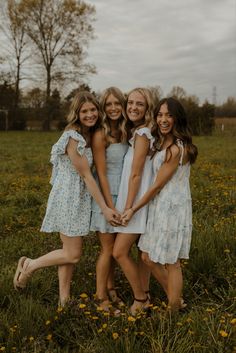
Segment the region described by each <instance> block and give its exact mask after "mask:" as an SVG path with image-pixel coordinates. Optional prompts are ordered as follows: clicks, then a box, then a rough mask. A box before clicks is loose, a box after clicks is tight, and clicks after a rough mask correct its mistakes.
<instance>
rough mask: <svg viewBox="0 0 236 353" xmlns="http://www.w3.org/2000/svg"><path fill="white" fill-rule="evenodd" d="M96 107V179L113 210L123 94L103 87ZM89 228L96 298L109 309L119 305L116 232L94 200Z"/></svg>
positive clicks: (122, 147) (122, 142)
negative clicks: (95, 249)
mask: <svg viewBox="0 0 236 353" xmlns="http://www.w3.org/2000/svg"><path fill="white" fill-rule="evenodd" d="M100 106H101V108H102V112H103V120H102V127H101V129H99V130H98V131H96V132H95V134H94V136H93V139H92V151H93V156H94V163H95V167H96V179H97V181H98V183H99V185H100V189H101V191H102V194H103V196H104V199H105V201H106V203H107V205H108V206H109V207H110V208H111V209H113V210H116V209H115V204H116V199H117V195H118V190H119V185H120V178H121V173H122V168H123V159H124V155H125V153H126V151H127V148H128V145H127V143H126V141H127V133H126V120H127V119H126V114H125V98H124V95H123V93H122V92H121V91H120V90H119V89H118V88H116V87H109V88H107V89H106V90H105V91H104V92H103V94H102V95H101V97H100ZM90 229H91V230H92V231H96V232H97V235H98V237H99V240H100V244H101V252H100V254H99V257H98V260H97V264H96V298H97V301H98V302H99V305H100V307H101V308H102V309H103V310H109V304H110V302H109V300H111V301H112V302H113V303H116V304H121V303H122V301H121V299H120V298H119V297H118V295H117V293H116V290H115V284H114V261H113V257H112V251H113V245H114V242H115V237H116V230H115V229H114V227H112V226H111V224H110V223H108V222H107V220H106V219H105V217H104V216H103V214H102V212H101V209H100V207H99V205H98V204H97V202H96V201H95V200H93V202H92V217H91V226H90Z"/></svg>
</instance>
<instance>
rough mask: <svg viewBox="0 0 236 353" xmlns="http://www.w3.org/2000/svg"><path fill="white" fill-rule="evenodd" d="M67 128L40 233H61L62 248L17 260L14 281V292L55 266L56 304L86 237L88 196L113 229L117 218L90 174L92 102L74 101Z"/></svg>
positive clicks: (56, 151) (84, 97)
mask: <svg viewBox="0 0 236 353" xmlns="http://www.w3.org/2000/svg"><path fill="white" fill-rule="evenodd" d="M67 121H68V125H67V127H66V129H65V131H64V132H63V134H62V136H61V137H60V138H59V140H58V141H57V143H56V144H55V145H53V147H52V151H51V159H50V161H51V163H52V164H53V171H52V178H51V184H52V189H51V192H50V195H49V199H48V204H47V210H46V215H45V217H44V220H43V224H42V227H41V231H42V232H49V233H51V232H59V233H60V238H61V241H62V248H61V249H57V250H54V251H51V252H49V253H48V254H45V255H43V256H41V257H39V258H37V259H29V258H27V257H25V256H23V257H21V258H20V260H19V262H18V266H17V270H16V273H15V276H14V287H15V288H16V289H18V288H24V287H25V286H26V284H27V282H28V280H29V278H30V276H31V275H32V274H33V272H34V271H36V270H38V269H40V268H43V267H47V266H53V265H57V266H58V276H59V297H60V304H61V305H64V304H65V302H66V301H67V300H68V298H69V296H70V283H71V278H72V273H73V268H74V264H76V263H77V262H78V261H79V258H80V256H81V251H82V238H83V236H86V235H87V234H88V233H89V225H90V214H91V195H92V196H93V197H94V198H95V200H96V202H97V203H98V204H99V206H100V208H101V209H102V211H103V214H104V216H105V218H106V220H107V221H108V222H110V223H111V224H113V225H115V224H116V222H115V218H116V217H117V216H118V213H117V212H115V211H114V210H112V209H110V208H109V207H108V206H107V205H106V203H105V201H104V198H103V196H102V194H101V192H100V190H99V188H98V186H97V184H96V181H95V179H94V178H93V175H92V173H91V170H90V167H91V165H92V161H93V158H92V151H91V148H90V140H91V137H92V134H93V132H94V131H95V129H96V128H97V127H98V126H99V124H100V121H101V115H100V111H99V105H98V102H97V101H96V99H95V97H94V96H93V95H92V94H90V93H89V92H79V93H78V94H77V95H76V96H75V98H74V99H73V101H72V104H71V109H70V113H69V115H68V117H67Z"/></svg>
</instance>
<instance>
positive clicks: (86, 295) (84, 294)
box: [80, 293, 88, 299]
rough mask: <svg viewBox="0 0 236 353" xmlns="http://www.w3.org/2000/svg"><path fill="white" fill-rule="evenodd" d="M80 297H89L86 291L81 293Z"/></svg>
mask: <svg viewBox="0 0 236 353" xmlns="http://www.w3.org/2000/svg"><path fill="white" fill-rule="evenodd" d="M80 298H82V299H85V298H88V294H86V293H81V294H80Z"/></svg>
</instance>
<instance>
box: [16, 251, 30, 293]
mask: <svg viewBox="0 0 236 353" xmlns="http://www.w3.org/2000/svg"><path fill="white" fill-rule="evenodd" d="M27 260H28V264H29V262H30V260H31V259H29V258H27V257H26V256H22V257H21V258H20V259H19V261H18V265H17V268H16V272H15V276H14V279H13V285H14V288H15V289H16V290H18V289H24V288H25V287H26V285H27V282H28V280H29V279H30V277H31V275H32V272H31V273H29V272H27V267H28V265H27V267H26V269H25V268H24V264H25V261H27Z"/></svg>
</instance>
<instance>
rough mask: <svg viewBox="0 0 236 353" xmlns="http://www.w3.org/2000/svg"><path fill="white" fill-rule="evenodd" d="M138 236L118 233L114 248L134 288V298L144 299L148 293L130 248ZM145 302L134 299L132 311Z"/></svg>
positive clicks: (115, 254)
mask: <svg viewBox="0 0 236 353" xmlns="http://www.w3.org/2000/svg"><path fill="white" fill-rule="evenodd" d="M137 238H138V234H122V233H118V234H117V236H116V241H115V245H114V249H113V256H114V258H115V259H116V260H117V262H118V263H119V264H120V266H121V268H122V270H123V272H124V274H125V276H126V278H127V280H128V281H129V283H130V285H131V288H132V290H133V294H134V298H137V299H140V300H143V301H144V302H145V299H147V295H146V293H145V292H144V290H143V288H142V284H141V280H140V276H139V273H138V266H137V264H136V263H135V262H134V261H133V259H132V258H131V257H130V255H129V253H130V249H131V247H132V245H133V244H134V242H135V240H136V239H137ZM144 302H138V301H135V300H134V303H133V305H132V307H131V311H132V312H133V313H134V312H135V311H136V310H138V309H140V308H142V307H144V304H143V303H144Z"/></svg>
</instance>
